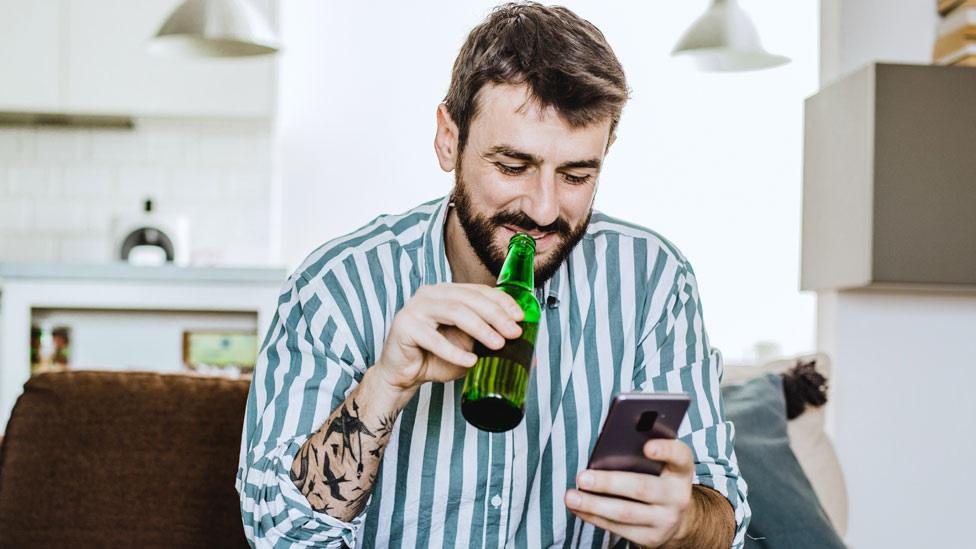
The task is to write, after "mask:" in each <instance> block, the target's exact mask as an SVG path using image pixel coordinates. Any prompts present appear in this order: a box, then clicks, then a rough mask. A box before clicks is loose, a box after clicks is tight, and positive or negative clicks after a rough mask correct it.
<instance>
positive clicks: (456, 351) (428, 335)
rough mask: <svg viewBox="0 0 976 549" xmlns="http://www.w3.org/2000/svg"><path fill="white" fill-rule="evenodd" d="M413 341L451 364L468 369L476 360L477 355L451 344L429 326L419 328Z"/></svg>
mask: <svg viewBox="0 0 976 549" xmlns="http://www.w3.org/2000/svg"><path fill="white" fill-rule="evenodd" d="M414 341H416V343H417V345H418V346H419V347H421V348H423V349H426V350H427V351H428V352H430V353H433V354H434V355H435V356H437V357H439V358H440V359H441V360H444V361H445V362H449V363H451V364H457V365H458V366H464V367H466V368H470V367H471V366H474V363H475V362H477V360H478V356H477V355H475V354H474V353H472V352H469V351H465V350H464V349H462V348H460V347H458V346H457V345H455V344H453V343H451V342H450V341H448V339H447V338H446V337H444V335H443V334H441V333H440V332H438V331H437V330H435V329H434V328H431V327H429V326H425V327H423V328H421V329H420V330H419V331H418V333H417V335H416V336H415V339H414Z"/></svg>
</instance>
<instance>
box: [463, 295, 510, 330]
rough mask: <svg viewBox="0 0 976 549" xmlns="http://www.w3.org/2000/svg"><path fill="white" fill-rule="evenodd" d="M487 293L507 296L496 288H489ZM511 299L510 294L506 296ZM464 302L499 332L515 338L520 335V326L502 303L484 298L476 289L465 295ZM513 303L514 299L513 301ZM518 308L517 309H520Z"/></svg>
mask: <svg viewBox="0 0 976 549" xmlns="http://www.w3.org/2000/svg"><path fill="white" fill-rule="evenodd" d="M488 290H489V293H492V294H502V295H505V296H508V294H506V293H505V292H499V291H498V290H495V289H492V288H489V289H488ZM508 297H509V299H511V296H508ZM463 302H464V304H465V305H467V306H468V307H471V308H472V309H473V310H474V311H475V312H476V313H477V314H478V315H479V316H480V317H481V318H482V319H484V320H485V322H488V323H489V324H491V326H492V327H493V328H494V329H495V330H496V331H498V333H499V334H501V335H502V336H504V337H506V338H508V339H515V338H516V337H519V336H520V335H522V327H521V326H519V325H518V323H517V322H516V321H515V320H513V319H512V314H511V311H508V310H506V308H505V307H504V306H503V305H500V304H499V303H498V300H496V299H486V298H485V297H484V293H482V292H480V291H476V293H473V294H469V295H467V296H465V299H464V300H463ZM513 303H514V301H513ZM515 307H516V308H518V310H519V311H521V310H522V309H521V308H520V307H518V305H516V306H515Z"/></svg>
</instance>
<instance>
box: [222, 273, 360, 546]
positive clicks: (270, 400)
mask: <svg viewBox="0 0 976 549" xmlns="http://www.w3.org/2000/svg"><path fill="white" fill-rule="evenodd" d="M338 309H339V307H337V306H335V303H334V302H324V301H323V299H321V298H320V296H319V295H318V294H316V293H315V292H313V291H311V289H310V288H309V283H308V281H307V280H306V279H304V278H302V277H301V276H300V275H294V276H293V277H292V278H290V279H289V281H288V282H287V283H286V284H285V285H284V287H283V289H282V291H281V294H280V296H279V299H278V308H277V311H276V313H275V315H274V318H273V319H272V322H271V326H270V328H269V330H268V333H267V335H266V337H265V339H264V342H263V343H262V345H261V349H260V351H259V354H258V360H257V364H256V365H255V369H254V376H253V378H252V380H251V388H250V391H249V393H248V398H247V408H246V411H245V417H244V430H243V435H242V438H241V454H240V463H239V466H238V470H237V479H236V488H237V491H238V494H239V495H240V502H241V516H242V520H243V523H244V532H245V535H246V536H247V539H248V541H249V542H250V543H251V545H252V546H254V547H305V546H315V547H341V546H343V544H345V545H347V546H350V547H353V546H355V545H356V543H355V540H356V535H357V533H358V532H359V530H360V527H361V524H362V522H363V518H364V516H365V511H364V512H363V513H361V514H360V515H359V516H357V517H355V518H354V519H353V520H352V521H350V522H344V521H341V520H338V519H336V518H334V517H332V516H330V515H328V514H326V513H323V512H318V511H315V510H313V509H312V507H311V505H310V504H309V502H308V499H307V498H306V497H305V496H304V494H302V493H301V492H300V491H299V490H298V488H297V487H296V486H295V484H294V483H293V481H292V480H291V477H290V471H291V466H292V462H293V461H294V459H295V456H296V455H297V453H298V451H299V449H300V448H301V446H302V444H303V443H304V442H305V440H307V439H308V438H309V437H310V436H311V435H312V434H313V433H314V432H315V431H316V430H318V429H319V428H320V427H321V425H322V424H323V423H324V422H325V420H326V419H328V417H329V415H330V414H331V412H332V410H334V409H335V407H336V406H338V405H339V404H340V403H341V402H342V401H343V400H345V397H346V396H347V395H348V394H349V392H350V391H351V390H352V389H353V388H354V387H355V386H356V384H357V383H358V380H360V379H361V378H362V374H363V372H364V371H365V367H364V366H362V359H361V355H360V354H359V353H358V352H357V348H356V346H355V345H351V344H350V343H349V339H350V338H349V336H348V331H347V326H346V323H345V321H344V320H345V319H344V316H343V315H342V314H336V313H334V311H336V310H338Z"/></svg>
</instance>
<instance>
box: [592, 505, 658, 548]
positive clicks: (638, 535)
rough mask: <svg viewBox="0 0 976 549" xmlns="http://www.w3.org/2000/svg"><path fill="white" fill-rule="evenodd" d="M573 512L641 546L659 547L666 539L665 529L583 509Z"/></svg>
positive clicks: (598, 526)
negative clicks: (624, 521) (607, 516)
mask: <svg viewBox="0 0 976 549" xmlns="http://www.w3.org/2000/svg"><path fill="white" fill-rule="evenodd" d="M573 513H574V514H575V515H576V516H578V517H579V518H580V519H582V520H584V521H586V522H588V523H590V524H592V525H593V526H596V527H597V528H600V529H603V530H606V531H607V532H612V533H614V534H617V535H618V536H620V537H622V538H624V539H626V540H628V541H630V542H632V543H636V544H638V545H641V546H651V547H657V546H658V545H660V544H662V543H663V542H664V540H665V539H666V536H665V532H664V530H663V529H660V528H655V527H649V526H638V525H635V524H621V523H619V522H614V521H612V520H609V519H606V518H604V517H601V516H599V515H593V514H590V513H584V512H582V511H573Z"/></svg>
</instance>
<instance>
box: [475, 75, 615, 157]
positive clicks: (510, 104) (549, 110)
mask: <svg viewBox="0 0 976 549" xmlns="http://www.w3.org/2000/svg"><path fill="white" fill-rule="evenodd" d="M477 101H478V110H477V114H476V115H475V117H474V120H472V122H471V127H470V129H469V132H468V143H469V144H471V145H473V146H474V147H475V148H476V149H477V150H479V151H482V150H487V149H488V148H490V147H493V146H497V145H508V146H511V147H514V148H515V149H516V150H519V151H521V152H526V153H530V154H533V155H536V156H539V157H541V158H543V159H545V160H551V161H553V162H563V161H573V160H580V159H583V158H602V157H603V153H604V151H605V150H606V146H607V140H608V139H609V135H610V119H609V117H608V118H607V119H606V120H602V121H600V122H596V123H593V124H590V125H587V126H583V127H579V128H574V127H572V126H570V124H569V122H567V121H566V120H565V119H563V117H562V116H560V115H559V113H558V111H556V109H555V108H553V107H551V106H550V107H545V108H542V107H540V106H539V104H538V102H537V101H535V100H533V98H532V96H531V94H530V92H529V88H528V86H525V85H520V86H514V85H509V84H487V85H485V86H484V87H483V88H482V89H481V90H480V91H479V92H478V95H477Z"/></svg>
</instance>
